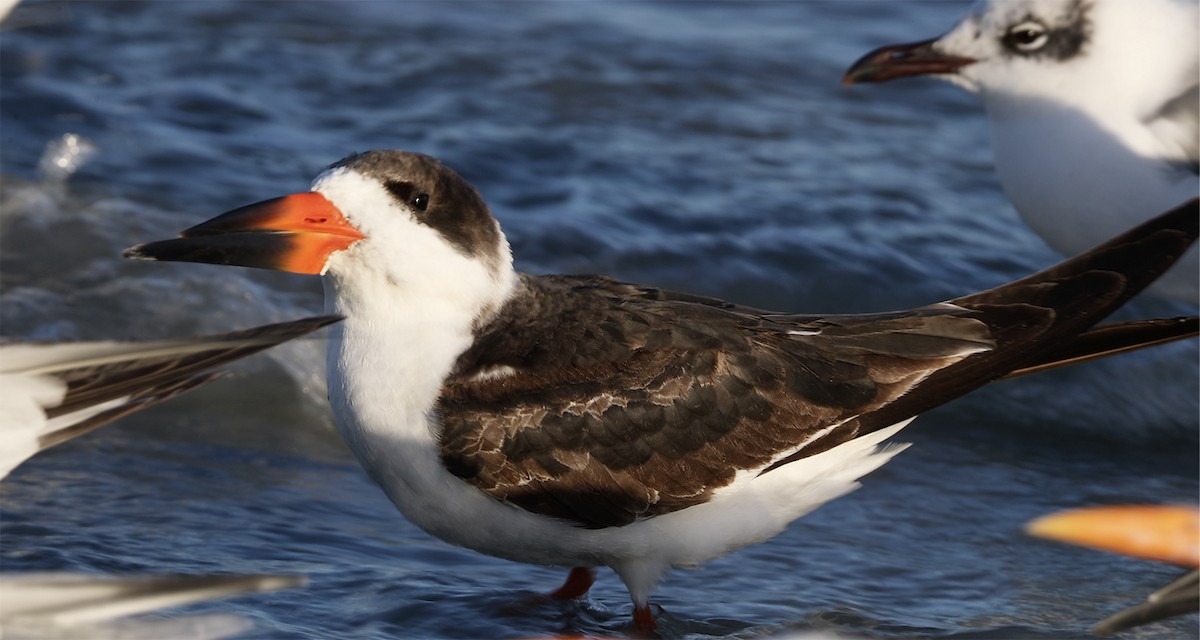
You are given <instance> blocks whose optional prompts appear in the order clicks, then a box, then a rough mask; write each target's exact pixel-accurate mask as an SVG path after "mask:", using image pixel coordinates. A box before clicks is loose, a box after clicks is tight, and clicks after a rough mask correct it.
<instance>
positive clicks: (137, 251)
mask: <svg viewBox="0 0 1200 640" xmlns="http://www.w3.org/2000/svg"><path fill="white" fill-rule="evenodd" d="M363 237H364V236H363V234H362V233H360V232H359V231H358V229H355V228H354V225H352V224H350V222H349V221H348V220H346V216H344V215H343V214H342V212H341V211H339V210H338V209H337V207H335V206H333V203H332V202H330V201H329V200H327V199H326V198H325V196H322V195H321V194H319V193H297V194H293V195H289V196H284V197H282V198H274V199H272V200H265V201H263V202H259V203H256V204H252V205H249V206H246V207H242V208H240V209H234V210H233V211H230V212H228V213H224V214H221V215H219V216H217V217H215V218H213V219H211V220H208V221H206V222H201V223H200V224H198V225H196V226H194V227H192V228H190V229H186V230H184V231H183V232H181V233H180V234H179V237H178V238H175V239H172V240H162V241H159V242H149V243H146V244H140V245H137V246H135V247H131V248H129V249H126V250H125V257H126V258H135V259H139V260H161V261H164V262H202V263H208V264H225V265H234V266H241V267H257V268H260V269H274V270H277V271H291V272H293V273H307V274H319V273H322V272H324V270H325V264H326V262H328V260H329V256H330V255H332V254H333V253H334V252H336V251H340V250H342V249H346V248H348V247H349V246H350V245H352V244H354V243H355V242H356V241H358V240H361V239H362V238H363Z"/></svg>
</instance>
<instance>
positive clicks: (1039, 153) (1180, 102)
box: [844, 0, 1200, 303]
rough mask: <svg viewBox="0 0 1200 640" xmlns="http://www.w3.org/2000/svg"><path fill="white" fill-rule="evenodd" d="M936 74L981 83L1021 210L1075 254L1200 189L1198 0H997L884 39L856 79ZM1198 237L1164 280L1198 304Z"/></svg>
mask: <svg viewBox="0 0 1200 640" xmlns="http://www.w3.org/2000/svg"><path fill="white" fill-rule="evenodd" d="M926 74H931V75H933V76H934V77H937V78H941V79H944V80H948V81H950V82H952V83H954V84H956V85H958V86H960V87H963V88H965V89H967V90H968V91H970V92H972V93H974V94H975V95H977V96H978V97H979V99H980V101H981V102H983V106H984V109H985V110H986V111H987V116H988V120H989V121H990V124H991V127H990V129H991V140H992V148H993V151H994V153H995V162H996V173H997V174H998V175H999V178H1000V183H1001V185H1002V186H1003V187H1004V191H1005V193H1006V194H1007V195H1008V197H1009V199H1010V200H1011V201H1012V203H1013V205H1014V206H1015V207H1016V209H1017V211H1018V212H1019V213H1020V215H1021V217H1022V218H1023V219H1024V220H1025V221H1026V222H1027V223H1028V224H1029V226H1030V227H1032V228H1033V229H1034V231H1036V232H1037V233H1038V234H1039V235H1040V236H1041V237H1042V238H1043V239H1044V240H1045V241H1046V243H1047V244H1049V245H1050V246H1051V247H1052V248H1054V249H1056V250H1057V251H1059V252H1061V253H1063V254H1065V255H1073V254H1075V253H1078V252H1080V251H1083V250H1085V249H1087V248H1088V247H1090V246H1092V245H1094V244H1096V243H1098V242H1101V241H1103V240H1104V239H1106V238H1108V237H1111V236H1112V235H1114V234H1116V233H1119V232H1121V231H1123V230H1125V229H1127V228H1129V227H1131V226H1133V225H1134V224H1137V223H1138V222H1140V221H1143V220H1145V219H1146V218H1147V217H1149V216H1150V215H1151V214H1153V213H1154V212H1157V211H1162V210H1165V209H1167V208H1169V207H1172V206H1174V205H1176V204H1178V203H1180V202H1183V201H1184V200H1187V199H1188V198H1194V197H1196V195H1197V192H1198V191H1200V179H1198V177H1197V174H1198V173H1200V84H1198V83H1200V7H1198V5H1197V3H1196V2H1195V0H1142V1H1139V2H1130V1H1128V0H1089V1H1086V2H1085V1H1082V0H989V1H986V2H979V3H977V4H975V5H974V6H973V7H972V9H971V10H970V11H969V12H968V13H967V14H966V15H965V16H964V17H963V18H962V19H961V20H960V21H959V22H958V24H957V25H955V26H954V27H953V28H952V29H950V31H948V32H947V33H945V34H944V35H942V36H940V37H938V38H935V39H932V40H924V41H921V42H914V43H911V44H903V45H890V46H885V47H880V48H879V49H876V50H874V51H872V52H870V53H868V54H866V55H865V56H863V57H862V58H861V59H859V60H858V61H857V62H855V63H854V65H852V66H851V67H850V69H849V70H848V71H847V72H846V75H845V78H844V82H845V83H847V84H853V83H863V82H883V81H886V80H891V79H893V78H902V77H907V76H915V75H926ZM1198 282H1200V258H1198V255H1197V252H1196V250H1194V249H1193V250H1192V251H1191V252H1190V253H1189V254H1188V255H1187V257H1185V258H1184V259H1183V260H1181V261H1180V263H1179V265H1178V266H1177V267H1176V268H1175V269H1174V270H1173V271H1171V272H1170V273H1168V274H1167V275H1165V276H1164V277H1163V278H1162V279H1161V280H1160V281H1159V283H1157V285H1156V287H1155V291H1157V292H1159V293H1161V294H1164V295H1167V296H1170V297H1174V298H1178V299H1182V300H1186V301H1189V302H1192V303H1195V302H1196V300H1197V297H1198V291H1200V286H1198Z"/></svg>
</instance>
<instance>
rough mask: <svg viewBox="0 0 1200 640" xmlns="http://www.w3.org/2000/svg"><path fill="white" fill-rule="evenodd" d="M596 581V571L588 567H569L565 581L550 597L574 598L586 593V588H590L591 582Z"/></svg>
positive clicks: (560, 598)
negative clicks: (569, 572)
mask: <svg viewBox="0 0 1200 640" xmlns="http://www.w3.org/2000/svg"><path fill="white" fill-rule="evenodd" d="M595 581H596V572H595V571H593V570H592V569H591V568H590V567H575V568H573V569H571V574H570V575H568V576H567V581H566V582H564V583H563V586H561V587H559V588H558V589H557V590H555V591H554V592H553V593H551V594H550V597H551V598H553V599H555V600H574V599H576V598H582V597H583V596H585V595H587V592H588V589H591V588H592V583H593V582H595Z"/></svg>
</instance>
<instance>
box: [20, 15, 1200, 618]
mask: <svg viewBox="0 0 1200 640" xmlns="http://www.w3.org/2000/svg"><path fill="white" fill-rule="evenodd" d="M964 7H965V5H964V4H963V3H957V2H953V3H952V2H926V3H900V2H894V1H890V0H889V1H886V2H866V1H860V2H845V1H843V2H828V3H819V2H764V3H724V2H721V3H717V2H705V3H692V2H689V3H627V2H605V3H600V2H590V3H584V2H570V3H568V2H492V3H474V2H453V3H442V2H404V3H402V2H353V3H343V2H305V3H272V2H223V1H205V2H190V1H175V2H148V3H141V2H123V3H100V2H68V3H53V4H49V3H26V4H23V5H21V6H20V7H18V9H17V11H16V12H15V13H14V14H13V15H12V16H10V17H9V18H8V19H7V20H6V21H5V22H4V23H3V27H4V28H3V31H0V149H2V153H0V296H2V300H0V302H2V304H0V332H2V333H3V335H4V336H5V337H6V338H37V339H54V340H61V339H98V338H151V337H165V336H173V335H184V334H194V333H203V332H215V331H225V330H230V329H233V328H239V327H246V326H251V325H254V324H259V323H264V322H268V321H277V320H285V319H291V318H295V317H299V316H302V315H311V314H315V313H318V312H320V310H321V308H322V306H321V297H320V296H321V294H320V287H319V284H318V283H317V282H316V281H315V279H311V278H305V277H302V276H294V275H289V274H277V273H268V272H261V271H253V270H245V269H232V268H222V267H212V266H205V265H172V264H146V263H133V262H129V261H125V260H122V259H121V258H120V251H121V249H123V248H125V247H127V246H129V245H131V244H134V243H136V242H142V241H147V240H153V239H160V238H165V237H170V236H172V235H173V234H174V233H175V232H176V231H177V230H179V229H181V228H184V227H186V226H190V225H191V224H194V223H196V222H199V221H201V220H204V219H207V218H208V217H211V216H213V215H215V214H217V213H220V212H222V211H225V210H227V209H230V208H233V207H236V206H239V205H242V204H246V203H249V202H253V201H257V200H261V199H265V198H268V197H273V196H276V195H281V194H284V193H290V192H295V191H301V190H304V189H306V188H307V186H308V183H309V180H310V179H311V178H312V177H313V176H314V175H316V173H318V172H319V171H320V170H321V169H322V168H323V167H324V166H325V165H327V164H328V163H330V162H333V161H334V160H337V159H338V158H340V157H342V156H345V155H348V154H349V153H351V152H355V151H362V150H366V149H371V148H389V147H390V148H405V149H410V150H416V151H421V152H425V153H429V154H432V155H435V156H438V157H440V158H442V159H443V160H444V161H445V162H447V163H448V164H449V165H450V166H452V167H455V168H456V169H458V170H459V171H460V172H461V173H462V174H464V175H465V176H466V177H467V179H468V180H470V181H471V182H473V183H474V184H475V185H476V186H477V187H478V188H479V189H480V190H481V191H482V193H483V194H484V196H485V197H486V198H487V199H488V200H489V201H490V202H491V203H492V205H493V208H494V210H495V212H496V214H497V217H498V218H499V219H500V220H501V223H502V224H503V225H504V228H505V230H506V232H507V234H508V236H509V238H510V240H511V242H512V244H513V249H514V251H515V253H516V255H517V261H518V266H519V268H521V269H523V270H526V271H531V272H602V273H608V274H610V275H613V276H616V277H619V278H622V279H625V280H631V281H636V282H645V283H650V284H654V285H658V286H663V287H669V288H676V289H684V290H689V291H695V292H699V293H704V294H708V295H715V296H720V297H724V298H729V299H732V300H735V301H737V302H741V303H745V304H750V305H755V306H760V307H767V308H776V309H785V310H796V311H811V312H818V311H828V312H834V311H836V312H856V311H869V310H884V309H891V308H899V307H909V306H916V305H920V304H926V303H929V302H932V301H935V300H940V299H944V298H947V297H951V296H954V295H959V294H963V293H967V292H970V291H974V290H977V289H980V288H984V287H989V286H993V285H996V284H999V283H1002V282H1004V281H1006V280H1008V279H1011V278H1015V277H1018V276H1022V275H1025V274H1027V273H1029V272H1031V271H1033V270H1035V269H1037V268H1040V267H1042V266H1046V265H1048V264H1050V263H1052V262H1054V261H1055V260H1057V259H1058V258H1059V256H1057V255H1056V254H1054V253H1053V252H1052V251H1051V250H1050V249H1048V248H1047V247H1046V246H1045V245H1044V244H1043V243H1042V242H1041V241H1040V240H1039V239H1038V238H1037V237H1036V236H1035V235H1034V234H1033V233H1032V232H1030V231H1029V230H1028V229H1027V228H1026V227H1025V226H1024V225H1023V224H1022V223H1021V222H1020V221H1019V219H1018V218H1017V217H1016V214H1015V213H1014V212H1013V210H1012V209H1011V207H1010V206H1009V205H1008V203H1007V201H1006V200H1005V198H1004V196H1003V194H1002V192H1001V191H1000V188H999V185H998V183H997V180H996V177H995V175H994V173H993V171H992V167H991V155H990V150H989V149H988V144H987V132H986V122H985V119H984V117H983V114H982V111H981V109H980V108H979V106H978V105H977V104H976V102H975V101H974V100H973V99H972V97H971V96H969V95H967V94H965V93H963V92H961V91H959V90H957V89H955V88H954V87H951V86H948V85H943V84H941V83H937V82H934V81H932V80H914V81H911V82H907V83H903V82H902V83H893V84H889V85H882V86H868V87H851V88H843V87H840V86H839V84H838V81H839V78H840V74H841V72H842V71H843V70H844V69H845V67H846V66H848V65H849V64H850V63H851V62H852V61H853V60H855V59H856V58H857V57H858V56H859V55H861V54H862V53H863V52H865V51H867V50H869V49H871V48H873V47H875V46H877V45H880V44H884V43H888V42H896V41H905V40H913V39H920V38H925V37H929V36H933V35H936V34H937V33H940V32H941V31H943V30H945V29H946V28H948V27H949V25H950V24H951V23H952V22H953V21H954V19H955V17H956V16H957V15H958V14H959V13H960V12H961V11H962V10H963V9H964ZM68 134H70V135H74V136H79V138H78V140H80V141H81V144H84V145H90V146H91V147H94V150H95V153H94V155H92V156H91V157H90V158H89V159H88V160H87V162H84V163H83V164H82V166H81V168H79V170H78V171H75V172H70V171H57V170H53V169H52V168H49V167H46V166H42V167H41V168H40V169H39V159H40V158H42V157H43V154H45V153H47V149H48V147H49V148H50V155H51V156H54V154H55V153H56V152H55V151H54V149H55V148H57V146H56V145H61V143H62V142H63V136H64V135H68ZM1189 311H1190V310H1189V309H1187V308H1185V307H1180V306H1179V305H1178V304H1175V303H1170V302H1165V301H1161V300H1154V299H1149V298H1148V299H1145V300H1138V301H1135V302H1134V303H1133V304H1131V305H1130V306H1129V308H1128V309H1127V310H1126V311H1125V312H1124V316H1123V317H1144V316H1152V315H1178V314H1183V313H1187V312H1189ZM235 370H236V373H235V374H234V375H231V376H228V377H227V378H226V379H224V380H221V381H218V382H216V383H213V384H211V385H208V386H207V387H206V388H203V389H200V390H198V391H196V392H194V393H192V394H190V395H189V396H187V397H184V398H180V399H179V400H178V401H175V402H173V403H169V404H167V405H164V406H161V407H158V408H155V409H153V410H151V411H147V412H145V413H144V414H141V415H137V416H133V417H130V418H128V419H125V420H123V421H122V422H120V423H119V424H117V425H114V426H112V427H109V428H106V429H104V430H101V431H99V432H96V433H94V434H91V435H89V436H87V437H85V438H82V439H80V440H78V441H75V442H72V443H69V444H67V445H64V446H63V447H60V448H59V449H56V450H53V451H51V452H48V453H46V454H44V455H41V456H39V457H37V458H36V459H34V460H33V461H31V462H29V463H27V464H26V465H25V466H24V467H22V468H21V469H19V470H18V471H17V472H16V473H15V474H14V475H13V476H11V477H10V478H9V479H7V480H5V482H4V483H3V485H0V487H2V498H0V507H2V508H3V511H2V514H0V561H2V563H3V569H4V571H6V572H7V571H13V572H16V571H33V570H72V571H86V572H103V573H122V572H156V573H166V572H185V573H216V572H264V573H303V574H306V575H308V576H310V578H311V583H310V586H309V587H308V588H307V589H303V590H293V591H285V592H279V593H274V594H265V595H260V596H252V597H244V598H238V599H233V600H227V601H223V602H220V603H215V604H209V605H202V606H198V607H191V608H190V609H189V610H190V611H228V612H234V613H239V614H242V615H245V616H247V617H249V618H251V619H252V620H253V621H254V622H255V624H256V631H254V632H252V633H251V634H249V636H248V637H253V638H332V637H355V638H374V637H379V638H384V637H405V638H407V637H413V638H418V637H419V638H464V637H533V636H544V635H558V634H579V635H585V636H618V637H619V636H623V635H626V634H627V633H628V629H627V624H628V618H629V610H630V605H629V603H628V601H627V595H626V593H625V591H624V588H623V587H622V586H621V584H620V582H619V581H618V580H617V579H616V578H615V576H613V575H612V574H611V573H608V572H602V573H601V576H600V580H599V582H598V583H597V585H596V587H595V588H594V589H593V591H592V594H591V596H590V598H589V599H588V600H586V601H584V602H582V603H550V602H545V601H541V600H538V599H536V598H535V597H533V596H534V595H535V594H537V593H541V592H545V591H548V590H550V589H552V588H553V587H555V586H557V583H558V582H559V581H560V580H561V579H562V578H563V576H564V572H563V571H561V570H558V569H547V568H539V567H528V566H524V565H516V564H512V563H508V562H504V561H501V560H495V559H491V558H488V557H485V556H481V555H478V554H475V553H473V552H469V551H465V550H461V549H457V548H453V547H450V546H448V545H445V544H444V543H441V542H440V541H437V540H434V539H432V538H430V537H428V536H426V535H425V534H423V533H421V532H420V531H418V530H416V529H415V528H414V527H412V526H411V525H409V524H408V523H407V522H406V521H404V519H403V518H402V517H401V516H399V514H398V513H397V512H396V511H395V509H394V508H393V507H392V506H391V505H390V503H389V502H388V501H387V500H386V499H385V498H384V496H383V495H382V493H381V492H380V491H379V490H378V489H377V488H376V487H375V486H374V485H373V484H372V483H371V482H370V481H369V480H368V479H367V478H366V476H365V475H364V474H363V473H362V471H361V470H360V469H359V468H358V466H357V464H356V463H355V462H354V461H353V459H352V458H351V457H350V455H349V454H348V453H347V452H346V450H345V449H344V447H343V446H342V444H341V442H340V440H339V438H338V436H337V434H336V432H335V431H334V430H333V426H332V421H331V418H330V416H329V411H328V407H327V406H326V405H325V402H324V400H323V398H324V382H323V379H322V377H323V346H322V343H321V341H320V339H319V338H317V339H312V340H307V341H303V342H301V343H299V344H296V345H289V346H287V347H284V348H281V349H276V350H274V351H272V352H270V353H268V354H266V355H263V356H258V357H256V358H254V359H252V360H250V361H248V362H246V363H245V364H243V365H239V366H238V367H236V369H235ZM1198 386H1200V376H1198V374H1197V350H1196V347H1195V345H1194V344H1179V345H1173V346H1170V347H1166V348H1160V349H1157V350H1154V351H1153V352H1147V353H1141V354H1135V355H1132V356H1125V357H1121V358H1117V359H1112V360H1110V361H1106V362H1101V363H1093V364H1089V365H1084V366H1080V367H1076V368H1073V369H1070V370H1064V371H1059V372H1052V373H1047V374H1042V375H1039V376H1035V377H1032V378H1028V379H1024V380H1019V381H1014V382H1007V383H1002V384H997V385H994V386H992V387H990V388H988V389H984V390H981V391H979V392H977V393H975V394H972V395H971V396H969V397H967V398H964V399H961V400H959V401H957V402H954V403H952V404H951V405H949V406H947V407H944V408H942V409H939V410H936V411H933V412H931V413H929V414H927V415H925V416H922V417H921V418H920V419H918V420H917V421H916V422H915V423H914V424H913V425H912V426H910V427H909V428H908V429H906V430H905V432H904V433H903V434H902V435H901V437H900V439H901V440H903V441H908V442H913V443H915V446H913V447H912V448H911V449H909V450H908V451H906V452H905V453H903V454H902V455H900V456H898V457H897V458H896V459H895V460H894V461H893V462H891V463H890V464H889V465H887V466H886V467H884V468H883V469H882V470H880V471H878V472H876V473H874V474H872V475H870V476H868V477H867V478H866V479H865V480H864V483H863V484H864V486H863V488H862V489H861V490H859V491H858V492H856V493H853V494H851V495H850V496H848V497H846V498H843V499H841V500H838V501H836V502H833V503H831V504H829V505H827V506H825V507H824V508H822V509H820V510H819V511H817V512H816V513H814V514H812V515H810V516H808V517H806V518H804V519H802V520H800V521H798V522H796V523H795V524H793V525H792V526H791V527H790V528H789V529H788V530H787V531H785V532H784V533H783V534H781V535H780V536H778V537H777V538H775V539H774V540H772V541H770V542H768V543H766V544H762V545H758V546H755V547H751V548H747V549H744V550H742V551H739V552H737V553H734V554H732V555H730V556H728V557H726V558H723V559H721V560H718V561H716V562H713V563H711V564H709V565H707V566H706V567H705V568H703V569H701V570H699V571H679V572H675V573H673V574H672V575H670V576H669V578H668V580H667V581H666V582H665V583H664V584H663V585H662V586H661V588H660V590H659V591H658V593H657V594H656V596H655V599H654V602H655V603H656V604H658V605H661V606H662V607H663V609H664V611H663V612H662V613H661V614H660V615H661V623H662V626H663V633H664V635H666V636H669V637H692V638H700V637H713V636H736V637H739V638H748V637H759V636H767V635H777V634H785V633H789V632H800V631H807V630H812V629H828V630H833V631H836V632H840V633H845V634H848V635H853V636H860V637H861V636H867V637H881V638H911V637H936V638H1008V637H1033V638H1062V637H1068V638H1069V637H1086V636H1087V631H1086V630H1087V628H1088V627H1089V626H1090V625H1091V624H1092V623H1093V622H1095V621H1097V620H1099V619H1100V618H1102V617H1104V616H1106V615H1107V614H1109V613H1111V612H1113V611H1115V610H1117V609H1120V608H1122V607H1124V606H1127V605H1130V604H1133V603H1135V602H1137V601H1139V600H1140V599H1141V598H1142V597H1144V595H1145V594H1146V593H1148V592H1150V591H1152V590H1153V589H1155V588H1157V587H1159V586H1161V585H1162V584H1165V583H1166V582H1167V581H1168V580H1170V579H1171V578H1173V577H1174V575H1175V573H1177V571H1178V570H1177V569H1175V568H1173V567H1168V566H1161V565H1156V564H1152V563H1146V562H1140V561H1136V560H1131V559H1125V558H1118V557H1113V556H1108V555H1105V554H1102V553H1099V552H1094V551H1088V550H1084V549H1076V548H1071V547H1066V546H1060V545H1055V544H1051V543H1048V542H1043V541H1038V540H1033V539H1030V538H1028V537H1026V536H1024V535H1023V534H1022V533H1021V527H1022V525H1023V524H1024V523H1025V522H1026V521H1028V520H1029V519H1031V518H1034V517H1037V516H1039V515H1042V514H1045V513H1047V512H1051V511H1054V510H1057V509H1062V508H1069V507H1075V506H1080V505H1088V504H1102V503H1115V502H1155V503H1159V502H1183V503H1188V504H1194V503H1196V502H1197V500H1198V494H1200V487H1198V485H1200V481H1198V480H1197V478H1198V475H1200V464H1198V459H1197V433H1198V429H1200V427H1198V418H1197V416H1198V414H1200V409H1198V402H1197V388H1198ZM1197 633H1198V625H1197V621H1196V619H1195V617H1194V616H1193V617H1192V618H1190V619H1188V618H1184V619H1176V620H1173V621H1170V622H1167V623H1164V624H1160V625H1155V626H1152V627H1147V628H1144V629H1142V630H1139V631H1136V632H1133V633H1131V634H1130V635H1129V637H1139V638H1179V637H1188V636H1191V637H1194V636H1196V635H1197Z"/></svg>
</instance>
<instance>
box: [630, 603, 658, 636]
mask: <svg viewBox="0 0 1200 640" xmlns="http://www.w3.org/2000/svg"><path fill="white" fill-rule="evenodd" d="M633 628H634V629H637V630H638V631H641V632H642V633H652V632H653V631H654V630H655V629H657V628H658V623H656V622H655V621H654V614H653V613H650V605H648V604H645V605H642V606H640V607H634V608H633Z"/></svg>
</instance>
